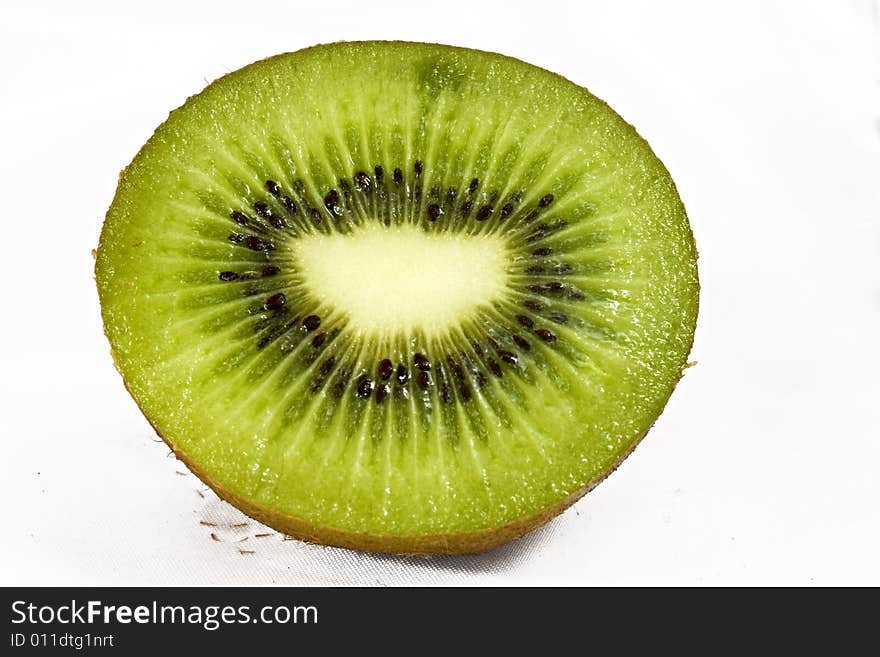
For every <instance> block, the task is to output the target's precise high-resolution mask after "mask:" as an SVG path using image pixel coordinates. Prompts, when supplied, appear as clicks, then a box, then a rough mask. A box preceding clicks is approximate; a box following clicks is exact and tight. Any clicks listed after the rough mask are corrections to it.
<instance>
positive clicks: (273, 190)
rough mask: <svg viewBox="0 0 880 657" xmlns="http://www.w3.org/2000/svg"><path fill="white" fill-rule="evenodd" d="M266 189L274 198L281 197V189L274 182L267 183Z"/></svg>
mask: <svg viewBox="0 0 880 657" xmlns="http://www.w3.org/2000/svg"><path fill="white" fill-rule="evenodd" d="M266 189H267V190H268V191H269V193H270V194H271V195H272V196H281V187H279V185H278V183H277V182H275V181H274V180H267V181H266Z"/></svg>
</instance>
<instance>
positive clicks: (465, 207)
mask: <svg viewBox="0 0 880 657" xmlns="http://www.w3.org/2000/svg"><path fill="white" fill-rule="evenodd" d="M472 207H474V203H473V201H465V202H464V203H462V204H461V211H460V214H461V216H462V217H467V216H468V215H470V213H471V208H472Z"/></svg>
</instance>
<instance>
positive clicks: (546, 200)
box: [538, 194, 553, 208]
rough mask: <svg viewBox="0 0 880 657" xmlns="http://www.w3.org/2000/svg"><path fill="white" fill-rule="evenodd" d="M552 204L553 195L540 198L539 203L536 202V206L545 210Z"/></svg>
mask: <svg viewBox="0 0 880 657" xmlns="http://www.w3.org/2000/svg"><path fill="white" fill-rule="evenodd" d="M552 202H553V194H546V195H545V196H543V197H541V200H540V201H538V205H539V206H541V207H542V208H546V207H547V206H548V205H550V204H551V203H552Z"/></svg>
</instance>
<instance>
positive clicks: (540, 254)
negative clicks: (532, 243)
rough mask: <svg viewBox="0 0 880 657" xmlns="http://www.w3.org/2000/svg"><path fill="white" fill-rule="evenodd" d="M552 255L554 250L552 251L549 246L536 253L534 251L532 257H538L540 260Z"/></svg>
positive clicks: (536, 250)
mask: <svg viewBox="0 0 880 657" xmlns="http://www.w3.org/2000/svg"><path fill="white" fill-rule="evenodd" d="M551 253H553V249H551V248H550V247H549V246H542V247H541V248H540V249H535V250H534V251H532V255H533V256H538V257H539V258H541V257H543V256H548V255H550V254H551Z"/></svg>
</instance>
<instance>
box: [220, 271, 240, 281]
mask: <svg viewBox="0 0 880 657" xmlns="http://www.w3.org/2000/svg"><path fill="white" fill-rule="evenodd" d="M238 278H239V276H238V274H236V273H235V272H234V271H221V272H220V280H221V281H237V280H238Z"/></svg>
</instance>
